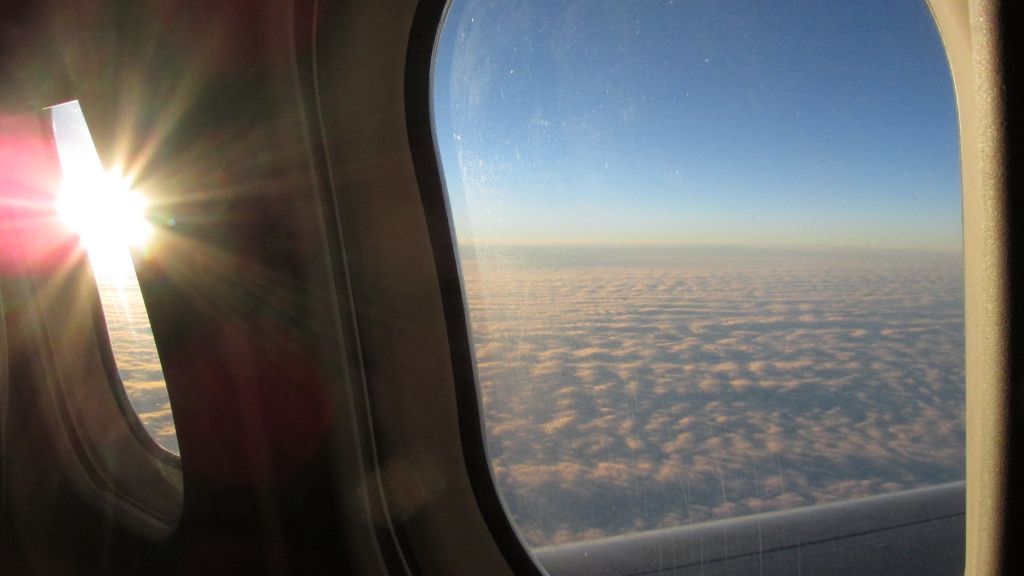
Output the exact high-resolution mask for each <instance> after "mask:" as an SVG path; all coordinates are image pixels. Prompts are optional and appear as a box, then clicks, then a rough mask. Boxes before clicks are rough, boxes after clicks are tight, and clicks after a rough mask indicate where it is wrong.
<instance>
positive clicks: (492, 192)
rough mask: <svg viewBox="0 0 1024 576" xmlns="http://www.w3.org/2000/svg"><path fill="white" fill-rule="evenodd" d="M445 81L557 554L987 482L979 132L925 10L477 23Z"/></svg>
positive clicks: (457, 156) (501, 371) (458, 197)
mask: <svg viewBox="0 0 1024 576" xmlns="http://www.w3.org/2000/svg"><path fill="white" fill-rule="evenodd" d="M434 74H435V76H434V85H433V91H434V93H433V97H434V103H435V104H434V106H435V109H434V115H435V125H436V129H437V140H438V145H439V149H440V152H441V157H442V158H441V159H442V166H443V169H444V175H445V179H446V185H447V189H448V194H449V201H450V204H451V211H452V216H453V220H454V225H455V232H456V236H457V240H458V250H459V254H460V260H461V266H462V273H463V281H464V285H465V290H466V296H467V305H468V308H469V316H470V324H471V332H472V341H473V346H474V353H475V359H476V367H477V371H478V379H479V386H480V393H481V395H482V401H483V407H484V414H485V428H486V435H487V449H488V452H489V456H490V458H491V463H492V466H493V471H494V475H495V479H496V482H497V485H498V488H499V491H500V493H501V495H502V497H503V499H504V501H505V503H506V506H507V507H508V510H509V512H510V514H511V515H512V518H513V520H514V522H515V523H516V525H517V527H518V529H519V530H520V531H521V533H522V535H523V536H524V538H525V540H526V541H527V542H528V543H529V544H530V545H534V546H544V545H550V544H556V543H561V542H569V541H580V540H586V539H592V538H599V537H603V536H611V535H617V534H625V533H631V532H637V531H644V530H650V529H655V528H661V527H670V526H681V525H686V524H692V523H697V522H702V521H707V520H711V519H719V518H729V517H736V516H742V515H749V514H756V513H759V512H766V511H772V510H783V509H791V508H796V507H802V506H812V505H815V504H821V503H827V502H834V501H840V500H847V499H854V498H859V497H865V496H872V495H877V494H883V493H891V492H896V491H901V490H907V489H912V488H916V487H923V486H929V485H935V484H941V483H946V482H951V481H958V480H962V479H963V478H964V335H963V281H962V242H961V238H962V228H961V204H960V174H959V159H958V135H957V125H956V109H955V103H954V97H953V90H952V83H951V79H950V74H949V70H948V64H947V61H946V58H945V54H944V52H943V49H942V46H941V43H940V40H939V37H938V34H937V31H936V29H935V25H934V22H933V21H932V18H931V16H930V14H929V12H928V9H927V7H926V6H925V5H924V3H923V2H900V3H892V2H885V1H881V0H878V1H868V2H842V1H829V2H814V3H794V2H790V1H788V0H787V1H781V0H779V1H770V2H729V1H726V2H688V1H686V2H684V1H672V0H667V1H657V2H655V1H649V2H614V1H607V2H593V1H588V2H574V1H551V0H516V1H513V2H509V1H501V2H497V1H489V0H454V1H453V2H452V4H451V6H450V10H449V14H448V16H447V20H446V23H445V25H444V28H443V30H442V34H441V38H440V44H439V51H438V55H437V61H436V62H435V69H434Z"/></svg>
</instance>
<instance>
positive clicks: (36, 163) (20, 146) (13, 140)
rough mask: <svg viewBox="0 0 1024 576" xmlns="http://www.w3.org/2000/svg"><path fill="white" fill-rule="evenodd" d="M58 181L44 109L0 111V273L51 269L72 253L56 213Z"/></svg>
mask: <svg viewBox="0 0 1024 576" xmlns="http://www.w3.org/2000/svg"><path fill="white" fill-rule="evenodd" d="M60 183H61V167H60V159H59V158H58V156H57V148H56V146H55V145H54V142H53V136H52V132H51V130H50V128H49V122H47V116H46V113H45V112H40V113H31V114H21V115H17V116H6V117H0V274H3V275H5V276H7V275H12V274H18V273H20V272H22V273H23V271H25V270H26V266H28V267H29V269H32V270H35V271H40V272H45V271H49V270H53V269H54V268H56V267H58V266H59V265H60V264H61V263H63V262H66V261H67V260H68V258H70V257H71V256H73V255H74V254H75V253H76V246H77V238H76V237H75V235H74V234H73V233H72V232H71V231H70V230H69V229H68V228H67V227H66V226H64V224H62V223H61V222H60V220H59V219H58V217H57V207H56V196H57V192H58V190H59V188H60Z"/></svg>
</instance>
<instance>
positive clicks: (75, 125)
mask: <svg viewBox="0 0 1024 576" xmlns="http://www.w3.org/2000/svg"><path fill="white" fill-rule="evenodd" d="M50 117H51V118H52V122H53V134H54V141H55V143H56V145H57V152H58V155H59V157H60V164H61V172H62V175H63V179H62V183H61V185H60V192H59V193H58V195H57V198H56V202H57V212H58V215H59V216H60V219H61V221H62V222H63V223H64V225H65V226H67V227H68V228H69V229H71V230H72V231H73V232H74V233H75V234H76V235H77V237H78V244H79V245H80V246H81V247H82V248H84V249H85V250H86V253H87V254H88V258H89V264H90V267H91V268H92V271H93V275H94V277H95V279H96V284H97V287H98V289H99V295H100V302H101V305H102V308H103V317H104V320H105V321H106V327H107V331H108V333H109V336H110V344H111V348H112V349H113V355H114V360H115V362H116V364H117V370H118V374H119V376H120V379H121V384H122V385H123V386H124V391H125V393H126V395H127V396H128V400H129V401H130V403H131V406H132V408H133V409H134V410H135V413H136V414H137V415H138V417H139V420H140V421H141V422H142V424H143V426H144V427H145V429H146V431H147V432H148V433H149V434H150V435H151V436H152V437H153V439H154V440H156V442H157V443H158V444H159V445H160V446H161V447H163V448H164V449H166V450H168V451H170V452H172V453H175V454H177V453H178V440H177V436H176V435H175V431H174V419H173V417H172V415H171V408H170V403H169V401H168V397H167V387H166V385H165V383H164V375H163V369H162V367H161V365H160V357H159V356H158V354H157V350H156V344H155V343H154V341H153V332H152V328H151V327H150V324H149V316H148V315H147V313H146V307H145V304H144V303H143V300H142V292H141V290H140V288H139V280H138V277H137V276H136V272H135V265H134V263H133V261H132V254H131V251H132V250H133V249H137V250H144V249H145V247H146V243H147V241H148V239H149V236H150V234H151V233H152V225H151V224H150V223H149V221H148V220H147V218H146V200H145V197H144V196H143V195H142V194H141V193H140V192H139V191H137V190H134V189H133V187H132V182H131V179H130V178H129V177H128V176H126V175H124V174H120V173H118V172H117V171H113V172H111V171H107V170H104V168H103V166H102V164H101V163H100V159H99V156H98V155H97V153H96V148H95V147H94V145H93V141H92V137H91V136H90V135H89V128H88V126H87V125H86V122H85V117H84V115H83V114H82V109H81V107H80V105H79V103H78V102H69V103H67V104H61V105H59V106H54V107H53V108H50Z"/></svg>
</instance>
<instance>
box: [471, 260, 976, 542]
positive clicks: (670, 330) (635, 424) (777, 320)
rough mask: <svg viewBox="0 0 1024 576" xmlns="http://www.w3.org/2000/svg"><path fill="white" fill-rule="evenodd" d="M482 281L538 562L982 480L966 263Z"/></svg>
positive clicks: (496, 444) (508, 267)
mask: <svg viewBox="0 0 1024 576" xmlns="http://www.w3.org/2000/svg"><path fill="white" fill-rule="evenodd" d="M464 269H465V272H464V274H465V281H466V289H467V293H468V302H469V307H470V316H471V322H472V330H473V337H474V344H475V351H476V360H477V366H478V372H479V377H480V385H481V389H482V390H481V391H482V394H483V401H484V407H485V413H486V422H487V435H488V447H489V450H490V454H491V456H492V458H493V464H494V470H495V473H496V477H497V482H498V484H499V488H500V490H501V492H502V494H503V496H504V498H505V500H506V503H507V504H508V506H509V508H510V511H511V513H512V515H513V517H514V519H515V521H516V524H517V526H518V527H519V529H520V530H521V531H522V533H523V534H524V536H525V537H526V539H527V541H528V542H529V543H531V544H534V545H545V544H552V543H558V542H565V541H573V540H581V539H587V538H595V537H601V536H605V535H611V534H620V533H626V532H632V531H639V530H646V529H651V528H658V527H665V526H674V525H682V524H688V523H692V522H700V521H703V520H708V519H713V518H725V517H732V516H738V515H743V514H750V513H756V512H761V511H769V510H778V509H786V508H793V507H797V506H806V505H813V504H817V503H825V502H832V501H836V500H841V499H847V498H856V497H861V496H868V495H873V494H880V493H884V492H892V491H897V490H903V489H908V488H914V487H918V486H923V485H928V484H934V483H939V482H945V481H950V480H955V479H959V478H962V477H963V475H964V464H963V460H964V416H963V409H964V408H963V402H964V384H963V383H964V360H963V346H964V345H963V296H962V294H963V288H962V279H961V278H962V270H961V267H960V264H959V257H958V256H951V255H934V254H911V253H898V252H890V253H881V252H879V253H866V252H859V253H856V252H849V253H845V252H836V251H833V252H807V251H805V252H797V251H781V250H776V251H715V250H711V249H705V250H678V251H672V250H649V251H646V252H643V251H623V250H618V251H615V250H606V251H602V250H599V249H575V250H563V251H555V250H554V249H541V248H532V249H514V248H502V249H491V250H489V249H477V250H476V254H475V255H474V256H471V257H469V258H466V259H465V260H464Z"/></svg>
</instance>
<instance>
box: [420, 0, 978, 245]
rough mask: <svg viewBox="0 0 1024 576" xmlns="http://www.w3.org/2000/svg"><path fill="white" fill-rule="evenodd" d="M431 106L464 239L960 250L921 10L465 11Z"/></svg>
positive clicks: (511, 7)
mask: <svg viewBox="0 0 1024 576" xmlns="http://www.w3.org/2000/svg"><path fill="white" fill-rule="evenodd" d="M434 107H435V126H436V130H437V139H438V144H439V147H440V150H441V156H442V165H443V167H444V171H445V178H446V181H447V186H448V191H449V197H450V202H451V207H452V212H453V215H454V217H455V223H456V231H457V234H458V236H459V239H460V241H462V242H468V241H475V242H498V243H519V242H527V243H539V244H545V243H593V244H623V243H625V244H632V243H669V244H675V243H679V244H738V245H753V246H760V245H765V246H771V245H786V246H791V245H797V246H805V245H806V246H855V247H860V246H875V247H883V248H927V249H934V250H942V251H959V250H960V246H961V235H962V233H961V207H960V172H959V154H958V142H957V138H958V136H957V127H956V110H955V103H954V95H953V88H952V82H951V79H950V75H949V69H948V63H947V61H946V57H945V53H944V52H943V49H942V46H941V43H940V41H939V38H938V33H937V31H936V29H935V25H934V23H933V21H932V18H931V15H930V14H929V12H928V9H927V7H926V6H925V5H924V3H923V2H917V1H912V0H905V1H894V0H890V1H875V0H872V1H858V2H847V1H839V0H832V1H818V2H811V1H796V0H776V1H757V2H755V1H748V2H729V1H723V2H709V1H692V0H676V1H672V0H664V1H658V2H653V1H652V2H624V1H614V2H596V1H581V2H571V1H570V2H558V1H554V0H528V1H510V0H500V1H485V0H454V1H453V3H452V7H451V9H450V12H449V15H448V20H447V22H446V24H445V27H444V30H443V32H442V36H441V42H440V46H439V50H438V54H437V60H436V62H435V69H434Z"/></svg>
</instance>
